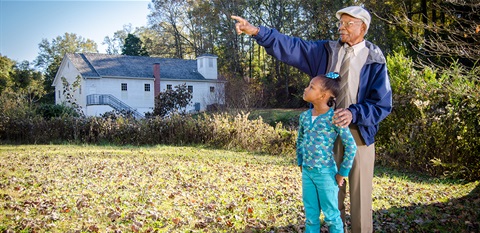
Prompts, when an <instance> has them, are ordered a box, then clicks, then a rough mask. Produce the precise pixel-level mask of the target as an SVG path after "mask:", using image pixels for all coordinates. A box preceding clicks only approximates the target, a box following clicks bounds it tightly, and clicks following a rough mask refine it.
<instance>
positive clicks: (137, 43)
mask: <svg viewBox="0 0 480 233" xmlns="http://www.w3.org/2000/svg"><path fill="white" fill-rule="evenodd" d="M122 54H123V55H129V56H148V52H147V50H145V48H144V47H143V45H142V41H141V40H140V38H138V37H137V36H135V35H133V34H130V33H129V34H128V35H127V38H125V43H124V44H123V47H122Z"/></svg>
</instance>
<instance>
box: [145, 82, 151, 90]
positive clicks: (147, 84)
mask: <svg viewBox="0 0 480 233" xmlns="http://www.w3.org/2000/svg"><path fill="white" fill-rule="evenodd" d="M145 91H150V84H149V83H145Z"/></svg>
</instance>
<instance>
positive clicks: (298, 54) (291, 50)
mask: <svg viewBox="0 0 480 233" xmlns="http://www.w3.org/2000/svg"><path fill="white" fill-rule="evenodd" d="M254 38H255V39H256V40H257V43H258V44H259V45H261V46H263V47H264V48H265V50H266V51H267V53H268V54H270V55H272V56H273V57H275V58H277V59H278V60H280V61H282V62H284V63H286V64H288V65H291V66H293V67H296V68H298V69H299V70H301V71H303V72H305V73H306V74H308V75H309V76H310V77H314V76H317V75H319V74H323V73H325V67H326V65H327V62H328V61H327V56H326V55H327V54H326V53H327V51H326V49H325V46H324V44H325V43H326V42H327V41H326V40H323V41H305V40H302V39H300V38H297V37H291V36H287V35H284V34H281V33H280V32H278V31H277V30H275V29H270V28H266V27H263V26H260V31H259V32H258V34H257V35H256V36H255V37H254Z"/></svg>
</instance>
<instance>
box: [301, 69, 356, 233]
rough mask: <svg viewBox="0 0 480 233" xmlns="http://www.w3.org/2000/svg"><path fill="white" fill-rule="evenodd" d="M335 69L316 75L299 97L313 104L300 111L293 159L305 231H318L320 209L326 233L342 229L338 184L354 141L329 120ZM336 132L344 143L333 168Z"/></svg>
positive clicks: (349, 161) (336, 77) (333, 104)
mask: <svg viewBox="0 0 480 233" xmlns="http://www.w3.org/2000/svg"><path fill="white" fill-rule="evenodd" d="M339 85H340V77H339V75H338V74H337V73H333V72H331V73H328V74H326V75H325V76H323V75H322V76H317V77H315V78H313V79H312V80H311V81H310V85H308V87H307V88H305V91H304V93H303V99H304V100H305V101H307V102H309V103H311V104H312V105H313V108H312V109H309V110H307V111H305V112H303V113H302V114H301V115H300V126H299V130H298V138H297V161H298V166H300V170H301V171H302V193H303V205H304V208H305V217H306V221H305V232H315V233H318V232H320V211H323V214H324V216H325V219H324V220H325V223H326V225H327V226H328V228H329V232H330V233H337V232H343V222H342V219H341V217H340V211H339V209H338V186H342V185H343V179H344V178H345V177H347V176H348V173H349V172H350V168H351V167H352V162H353V158H354V157H355V152H356V150H357V145H356V144H355V140H354V139H353V136H352V134H351V133H350V129H349V128H348V127H347V128H341V127H338V126H336V125H334V124H333V120H332V118H333V111H334V109H335V107H336V99H335V97H336V96H337V95H338V93H339V92H340V87H339ZM338 135H340V138H341V139H342V143H343V145H344V147H345V153H344V157H343V162H342V163H341V165H340V169H339V170H338V169H337V165H336V164H335V159H334V157H333V145H334V143H335V140H336V139H337V137H338Z"/></svg>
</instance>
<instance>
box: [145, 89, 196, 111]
mask: <svg viewBox="0 0 480 233" xmlns="http://www.w3.org/2000/svg"><path fill="white" fill-rule="evenodd" d="M174 88H175V89H171V90H166V91H164V92H160V93H159V94H158V96H157V97H155V109H154V110H153V115H154V116H161V117H163V116H167V115H169V114H171V113H173V112H181V111H182V109H184V108H185V107H186V106H187V105H188V104H190V103H191V100H192V97H193V95H192V93H191V92H190V91H189V90H188V89H187V85H186V84H180V85H177V86H175V87H174Z"/></svg>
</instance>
